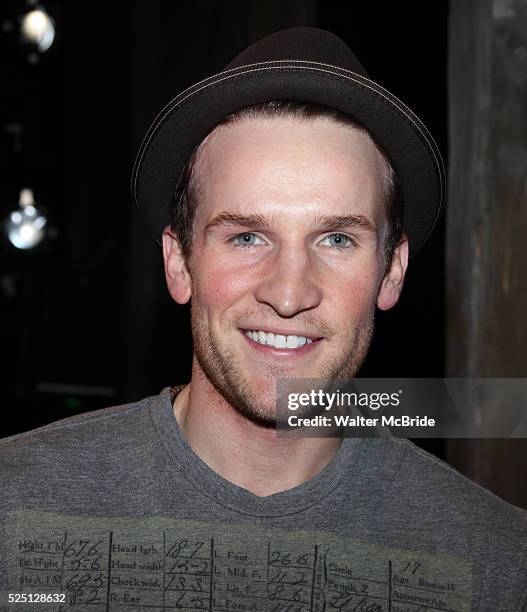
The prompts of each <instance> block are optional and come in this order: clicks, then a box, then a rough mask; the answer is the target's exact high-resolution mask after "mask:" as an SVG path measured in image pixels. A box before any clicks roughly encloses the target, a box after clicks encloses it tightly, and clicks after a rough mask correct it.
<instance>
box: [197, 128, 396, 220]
mask: <svg viewBox="0 0 527 612" xmlns="http://www.w3.org/2000/svg"><path fill="white" fill-rule="evenodd" d="M195 173H196V179H197V184H198V189H199V194H200V196H199V202H200V206H199V207H198V211H199V209H201V211H200V212H201V215H205V214H206V215H210V214H215V213H217V212H218V211H219V210H220V209H221V210H223V209H225V208H228V209H229V210H232V211H237V212H255V208H261V207H265V206H268V207H273V206H274V207H277V206H278V207H281V209H282V210H288V211H289V212H292V211H294V210H298V211H303V212H304V213H307V212H308V211H309V210H310V209H313V210H314V211H315V212H316V213H320V212H333V213H334V214H349V213H353V212H361V213H363V214H368V215H369V216H370V217H373V218H374V219H373V220H375V218H377V219H378V217H379V215H381V214H382V212H383V201H384V195H383V194H384V192H385V184H386V177H387V167H386V163H385V161H384V159H383V157H382V155H381V154H380V152H379V151H378V149H377V147H376V146H375V144H374V143H373V141H372V139H371V138H370V137H369V135H368V134H367V133H366V132H364V131H363V130H359V129H356V128H353V127H351V126H346V125H343V124H340V123H337V122H335V121H333V120H330V119H325V118H315V119H312V118H310V119H297V118H289V117H273V118H265V119H262V118H244V119H242V120H240V121H236V122H234V123H231V124H228V125H224V126H219V127H218V128H216V130H214V131H213V132H212V133H211V135H210V136H209V138H208V139H207V141H206V142H205V143H204V144H203V146H202V149H201V151H200V154H199V157H198V160H197V163H196V168H195ZM198 211H197V212H198ZM201 215H200V216H201Z"/></svg>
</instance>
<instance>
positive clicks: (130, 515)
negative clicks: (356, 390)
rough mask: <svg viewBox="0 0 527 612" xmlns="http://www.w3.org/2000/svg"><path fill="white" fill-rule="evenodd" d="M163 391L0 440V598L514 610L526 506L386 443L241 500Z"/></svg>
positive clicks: (3, 603)
mask: <svg viewBox="0 0 527 612" xmlns="http://www.w3.org/2000/svg"><path fill="white" fill-rule="evenodd" d="M173 396H174V391H173V390H171V389H170V388H166V389H164V390H163V391H162V392H161V393H160V395H159V396H154V397H150V398H146V399H144V400H142V401H140V402H137V403H135V404H129V405H125V406H117V407H112V408H107V409H104V410H98V411H95V412H90V413H86V414H82V415H79V416H75V417H71V418H68V419H64V420H62V421H58V422H56V423H52V424H50V425H47V426H45V427H41V428H39V429H36V430H33V431H30V432H26V433H23V434H20V435H16V436H12V437H10V438H5V439H4V440H2V441H0V490H1V498H0V610H24V611H25V610H42V611H44V610H57V611H58V610H69V609H73V610H89V611H90V612H99V611H101V612H102V611H103V610H119V611H129V610H130V611H131V610H149V611H155V610H175V609H180V610H195V609H207V610H215V611H225V612H233V611H244V612H250V611H254V612H311V611H313V612H315V611H317V612H330V611H339V610H345V611H354V612H380V611H382V612H424V611H429V610H439V611H451V612H453V611H456V612H458V611H465V610H481V611H489V612H496V611H499V612H507V611H511V612H512V611H513V610H514V611H520V610H522V611H523V610H526V609H527V565H526V560H527V544H526V543H527V513H526V512H525V511H523V510H520V509H519V508H516V507H514V506H511V505H509V504H507V503H506V502H504V501H502V500H500V499H499V498H497V497H495V496H494V495H493V494H491V493H489V492H488V491H486V490H485V489H483V488H481V487H479V486H477V485H475V484H474V483H472V482H470V481H469V480H467V479H466V478H464V477H463V476H461V475H460V474H459V473H458V472H456V471H455V470H453V469H452V468H450V467H449V466H447V465H446V464H444V463H442V462H440V461H438V460H437V459H435V458H433V457H432V456H430V455H429V454H427V453H425V452H423V451H422V450H420V449H418V448H417V447H416V446H415V445H413V444H411V443H410V442H408V441H402V440H398V439H394V438H392V439H390V438H389V439H371V438H370V439H351V438H349V439H345V440H344V441H343V443H342V446H341V447H340V449H339V450H338V452H337V454H336V455H335V457H334V459H333V460H332V462H331V463H330V464H329V465H328V466H327V467H326V468H325V469H324V470H323V471H322V472H320V473H319V474H318V475H317V476H315V478H313V479H311V480H309V481H307V482H305V483H304V484H302V485H300V486H298V487H295V488H293V489H290V490H288V491H284V492H281V493H277V494H275V495H271V496H269V497H263V498H262V497H257V496H255V495H253V494H252V493H250V492H249V491H247V490H245V489H242V488H240V487H238V486H236V485H234V484H232V483H230V482H228V481H226V480H224V479H223V478H221V477H220V476H219V475H218V474H216V473H215V472H214V471H213V470H211V469H210V468H209V467H208V466H207V465H206V464H205V463H203V462H202V461H201V460H200V459H199V457H197V456H196V455H195V454H194V452H193V451H192V449H191V448H190V447H189V445H188V444H187V442H186V441H185V439H184V437H183V436H182V434H181V432H180V430H179V428H178V424H177V421H176V419H175V417H174V414H173V411H172V400H173ZM284 469H287V465H284ZM519 477H524V475H519ZM10 594H11V595H10ZM9 598H11V599H14V600H15V601H18V602H19V603H15V602H13V603H8V599H9ZM24 598H25V602H24ZM46 598H47V603H42V602H41V601H40V600H42V599H44V600H45V599H46ZM37 600H39V603H35V602H36V601H37Z"/></svg>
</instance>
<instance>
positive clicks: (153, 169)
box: [132, 60, 445, 256]
mask: <svg viewBox="0 0 527 612" xmlns="http://www.w3.org/2000/svg"><path fill="white" fill-rule="evenodd" d="M271 100H298V101H307V102H314V103H317V104H321V105H325V106H329V107H331V108H335V109H337V110H339V111H341V112H343V113H346V114H348V115H350V116H351V117H352V118H354V119H356V120H357V121H358V122H359V123H360V124H362V125H363V126H364V127H365V128H366V129H367V130H368V131H369V132H370V133H371V134H372V135H373V136H374V137H375V139H376V140H377V142H379V144H380V145H381V146H382V147H383V149H384V150H385V151H386V153H387V155H388V157H389V158H390V161H391V163H392V165H393V167H394V169H395V171H396V173H397V175H398V178H399V182H400V184H401V187H402V193H403V201H404V220H403V228H404V231H405V233H406V235H407V236H408V241H409V246H410V255H411V256H413V255H415V254H416V253H417V252H418V251H419V250H420V248H421V247H422V245H423V244H424V243H425V242H426V239H427V238H428V236H429V234H430V232H431V231H432V229H433V227H434V225H435V223H436V221H437V219H438V217H439V215H440V212H441V209H442V206H443V202H444V197H445V171H444V165H443V161H442V158H441V154H440V152H439V149H438V147H437V145H436V143H435V141H434V139H433V138H432V136H431V135H430V133H429V132H428V130H427V128H426V127H425V125H424V124H423V123H422V122H421V121H420V119H419V118H418V117H417V116H416V115H415V114H414V113H413V112H412V111H411V110H410V109H409V108H408V107H407V106H406V105H405V104H404V103H403V102H401V101H400V100H399V99H398V98H396V97H395V96H394V95H393V94H391V93H390V92H388V91H387V90H386V89H384V88H383V87H381V86H380V85H378V84H377V83H375V82H374V81H371V80H370V79H368V78H366V77H364V76H361V75H359V74H357V73H355V72H351V71H349V70H345V69H342V68H338V67H336V66H332V65H329V64H321V63H318V62H307V61H298V60H282V61H272V62H262V63H258V64H250V65H247V66H240V67H237V68H234V69H231V70H225V71H223V72H220V73H218V74H215V75H213V76H211V77H208V78H207V79H205V80H203V81H200V82H199V83H197V84H195V85H193V86H192V87H189V88H188V89H186V90H185V91H183V92H182V93H181V94H179V95H178V96H177V97H176V98H174V99H173V100H172V101H171V102H170V103H169V104H168V105H167V106H166V107H165V108H164V109H163V110H162V111H161V113H160V114H159V115H158V116H157V118H156V119H155V121H154V122H153V124H152V125H151V127H150V129H149V130H148V132H147V134H146V136H145V138H144V140H143V143H142V145H141V148H140V150H139V153H138V156H137V159H136V161H135V165H134V169H133V174H132V193H133V197H134V199H135V201H136V203H137V206H138V209H139V211H140V214H141V216H142V218H143V220H144V222H145V224H146V226H147V227H148V229H149V230H150V232H151V234H152V236H153V237H154V239H155V240H156V241H157V242H158V243H160V242H161V235H162V231H163V229H164V228H165V227H166V226H167V225H169V223H170V214H169V207H170V202H171V200H172V198H173V197H174V191H175V188H176V184H177V181H178V180H179V177H180V174H181V171H182V169H183V167H184V165H185V164H186V162H187V160H188V159H189V157H190V155H191V154H192V151H193V150H194V148H195V147H196V146H197V145H198V144H199V143H200V142H201V141H202V140H203V138H204V137H205V136H206V135H207V134H208V133H209V132H210V131H211V130H212V129H213V128H214V127H215V126H216V125H218V123H221V121H222V120H223V119H224V118H225V117H226V116H227V115H230V114H231V113H234V112H236V111H238V110H240V109H242V108H245V107H247V106H252V105H254V104H258V103H262V102H268V101H271Z"/></svg>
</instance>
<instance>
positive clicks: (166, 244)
mask: <svg viewBox="0 0 527 612" xmlns="http://www.w3.org/2000/svg"><path fill="white" fill-rule="evenodd" d="M163 260H164V262H165V278H166V281H167V287H168V292H169V293H170V295H171V296H172V299H173V300H174V301H175V302H177V303H178V304H186V303H187V302H188V301H189V300H190V296H191V295H192V279H191V275H190V271H189V269H188V265H187V260H186V257H185V256H184V255H183V251H182V250H181V247H180V245H179V241H178V239H177V238H176V236H175V235H174V234H173V232H172V230H171V229H170V226H168V227H165V229H164V230H163Z"/></svg>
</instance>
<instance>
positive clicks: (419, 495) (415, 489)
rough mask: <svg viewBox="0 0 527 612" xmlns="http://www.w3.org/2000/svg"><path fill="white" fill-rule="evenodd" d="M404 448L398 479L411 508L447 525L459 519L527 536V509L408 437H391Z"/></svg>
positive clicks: (499, 530)
mask: <svg viewBox="0 0 527 612" xmlns="http://www.w3.org/2000/svg"><path fill="white" fill-rule="evenodd" d="M392 441H393V444H395V445H398V446H399V447H400V449H401V450H402V451H403V452H402V460H401V465H400V470H399V476H400V478H399V479H398V480H399V482H400V483H404V485H403V489H404V491H402V492H401V493H402V495H403V496H404V499H405V503H406V504H407V505H408V507H409V508H411V507H413V508H416V509H417V508H419V509H420V515H421V516H430V517H432V518H433V520H435V521H441V522H443V524H444V525H448V524H452V523H460V524H463V525H465V526H466V528H467V530H468V529H470V527H471V526H472V527H474V528H477V529H478V530H480V529H485V530H487V533H488V534H490V533H495V534H498V533H502V534H507V536H508V537H510V536H512V537H515V535H517V536H519V537H522V541H525V539H526V538H527V511H526V510H523V509H522V508H518V507H516V506H513V505H512V504H509V503H508V502H506V501H504V500H503V499H501V498H499V497H498V496H497V495H495V494H494V493H492V492H490V491H489V490H487V489H485V488H484V487H482V486H481V485H479V484H477V483H475V482H473V481H472V480H470V479H469V478H467V477H466V476H464V475H463V474H461V473H460V472H459V471H457V470H456V469H454V468H453V467H452V466H450V465H448V464H447V463H445V462H444V461H441V460H439V459H438V458H437V457H435V456H433V455H431V454H430V453H428V452H426V451H424V450H423V449H421V448H419V447H417V446H416V445H415V444H413V443H412V442H410V441H408V440H401V439H396V438H393V439H392Z"/></svg>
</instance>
